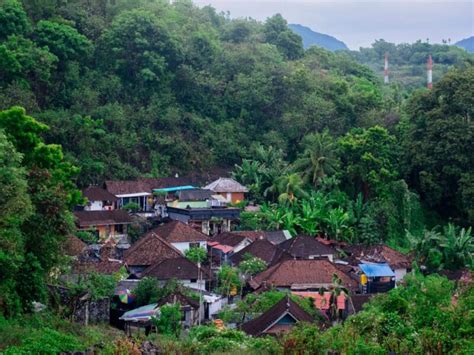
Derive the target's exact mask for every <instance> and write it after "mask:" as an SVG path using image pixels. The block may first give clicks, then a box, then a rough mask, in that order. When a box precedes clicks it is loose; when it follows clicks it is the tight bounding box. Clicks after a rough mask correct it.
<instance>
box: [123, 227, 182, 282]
mask: <svg viewBox="0 0 474 355" xmlns="http://www.w3.org/2000/svg"><path fill="white" fill-rule="evenodd" d="M182 256H183V254H182V253H181V252H180V251H179V250H178V249H176V248H175V247H173V246H172V245H171V244H169V243H168V242H167V241H166V240H164V239H163V238H161V237H160V236H158V235H157V234H156V233H155V232H153V231H150V232H148V233H147V234H145V235H144V236H143V237H141V238H140V239H139V240H138V241H137V242H136V243H135V244H133V245H132V246H131V247H130V248H129V249H128V250H126V251H125V253H124V255H123V261H124V263H126V264H127V266H128V269H129V271H130V273H132V274H135V275H137V276H140V274H141V273H142V272H143V271H144V270H145V269H146V268H148V267H149V266H151V265H155V264H157V263H160V262H161V261H163V260H166V259H174V258H180V257H182Z"/></svg>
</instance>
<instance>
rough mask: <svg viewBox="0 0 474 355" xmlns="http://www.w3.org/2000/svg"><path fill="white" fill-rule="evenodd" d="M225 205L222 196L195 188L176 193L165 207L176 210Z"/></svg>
mask: <svg viewBox="0 0 474 355" xmlns="http://www.w3.org/2000/svg"><path fill="white" fill-rule="evenodd" d="M155 191H156V190H155ZM226 205H227V202H225V201H224V199H223V198H222V196H220V195H215V194H214V192H212V191H211V190H205V189H196V188H193V189H188V190H180V191H177V192H176V193H175V194H174V195H172V198H170V200H169V201H167V206H169V207H176V208H209V207H223V206H226Z"/></svg>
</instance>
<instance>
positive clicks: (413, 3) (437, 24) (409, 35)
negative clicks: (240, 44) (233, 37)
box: [194, 0, 474, 49]
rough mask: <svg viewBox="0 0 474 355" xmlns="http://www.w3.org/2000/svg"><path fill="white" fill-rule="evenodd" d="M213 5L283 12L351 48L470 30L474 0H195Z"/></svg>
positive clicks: (237, 11)
mask: <svg viewBox="0 0 474 355" xmlns="http://www.w3.org/2000/svg"><path fill="white" fill-rule="evenodd" d="M194 2H195V3H196V4H198V5H212V6H213V7H215V8H216V9H217V10H218V11H219V12H220V11H225V12H227V11H230V14H231V17H252V18H254V19H257V20H265V19H266V18H267V17H269V16H271V15H273V14H275V13H281V14H282V15H283V17H285V18H286V19H287V20H288V22H289V23H299V24H302V25H304V26H308V27H310V28H311V29H313V30H315V31H317V32H322V33H326V34H329V35H332V36H334V37H336V38H338V39H340V40H342V41H343V42H345V43H346V44H347V45H348V46H349V47H350V48H351V49H358V48H359V47H360V46H364V47H366V46H369V45H370V44H371V43H372V42H373V41H374V40H375V39H379V38H383V39H385V40H387V41H389V42H395V43H401V42H410V43H411V42H414V41H416V40H418V39H421V40H423V41H425V40H426V39H427V38H429V39H430V42H431V43H439V42H441V40H442V39H448V38H451V40H452V41H453V42H456V41H459V40H461V39H463V38H466V37H469V36H472V35H474V5H473V4H474V0H437V1H432V0H332V1H331V0H194Z"/></svg>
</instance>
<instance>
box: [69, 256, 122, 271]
mask: <svg viewBox="0 0 474 355" xmlns="http://www.w3.org/2000/svg"><path fill="white" fill-rule="evenodd" d="M122 266H124V264H123V262H122V261H120V260H115V259H104V260H100V261H98V262H93V261H85V262H84V261H83V262H76V263H74V264H73V272H75V273H78V274H88V273H91V272H98V273H100V274H107V275H111V274H114V273H116V272H118V271H119V270H120V268H121V267H122Z"/></svg>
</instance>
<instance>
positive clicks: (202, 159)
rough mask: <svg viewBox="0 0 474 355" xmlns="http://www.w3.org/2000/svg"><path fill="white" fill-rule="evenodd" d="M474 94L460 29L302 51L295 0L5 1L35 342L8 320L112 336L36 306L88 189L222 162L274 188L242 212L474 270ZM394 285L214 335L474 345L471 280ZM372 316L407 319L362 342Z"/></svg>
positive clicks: (11, 277)
mask: <svg viewBox="0 0 474 355" xmlns="http://www.w3.org/2000/svg"><path fill="white" fill-rule="evenodd" d="M385 52H389V55H390V60H391V73H392V75H393V76H392V78H393V79H392V83H391V84H390V85H387V86H384V85H383V82H382V77H381V75H380V70H381V68H382V65H383V56H384V53H385ZM429 54H431V55H432V56H433V60H434V62H435V67H434V80H435V84H434V87H433V89H432V90H428V89H426V88H425V62H426V59H427V56H428V55H429ZM473 93H474V65H473V56H472V55H471V54H468V53H467V52H465V51H463V50H462V49H459V48H456V47H452V46H447V45H430V44H428V43H422V42H417V43H414V44H411V45H410V44H403V45H394V44H390V43H387V42H385V41H383V40H380V41H377V42H376V43H374V45H373V47H372V48H370V49H362V50H361V51H358V52H351V51H342V52H336V53H331V52H329V51H326V50H324V49H321V48H317V47H311V48H309V49H308V50H304V48H303V45H302V40H301V38H300V37H299V36H298V35H296V34H295V33H293V32H292V31H291V30H290V29H289V28H288V26H287V22H286V20H285V19H283V18H282V17H281V16H280V15H275V16H272V17H270V18H268V19H267V20H266V21H265V22H258V21H254V20H251V19H231V18H230V17H229V16H227V15H224V14H218V13H216V11H215V10H214V9H213V8H212V7H207V6H206V7H202V8H199V7H197V6H194V5H193V4H192V2H191V1H186V0H179V1H174V2H173V3H169V2H168V1H164V0H163V1H161V0H134V1H132V0H113V1H109V0H97V1H89V0H71V1H60V0H44V1H26V0H25V1H23V2H21V1H19V0H0V162H1V164H0V197H2V206H1V207H0V268H1V269H2V270H4V271H5V270H7V272H2V273H1V274H0V313H1V314H3V316H4V317H6V318H3V316H1V317H0V336H2V337H5V338H0V339H1V340H2V343H4V344H8V345H17V344H19V343H21V340H20V338H17V337H15V336H13V335H12V336H7V335H5V334H7V333H8V331H6V330H7V329H16V330H17V333H16V334H20V335H22V334H29V336H30V337H31V341H30V345H31V344H33V345H31V346H32V348H26V350H25V349H24V351H25V352H26V353H28V351H30V352H35V351H36V350H37V349H38V348H34V346H38V347H41V346H42V345H44V344H50V346H51V349H55V350H53V352H54V351H60V350H75V349H77V348H78V346H79V347H80V346H83V345H84V344H85V345H89V344H95V343H97V342H98V341H102V338H101V337H100V333H101V332H103V331H102V330H100V329H99V330H93V329H90V330H87V329H85V330H84V329H78V328H77V327H74V326H72V325H70V324H69V323H67V322H65V321H64V320H61V319H58V318H57V315H51V318H50V319H42V316H30V315H28V313H29V312H30V311H31V307H32V301H43V300H45V296H46V286H45V285H46V282H49V281H51V280H54V279H55V278H56V277H57V276H58V275H59V274H61V273H62V272H65V270H67V267H68V260H66V259H65V258H64V257H63V255H62V252H61V247H62V243H63V241H64V238H65V236H67V235H69V234H71V233H73V232H74V223H73V217H72V214H71V210H72V208H73V206H75V205H76V204H78V203H80V202H81V196H80V193H79V190H78V187H84V186H87V185H88V184H91V183H102V182H103V181H104V180H105V179H109V178H114V179H128V178H134V177H138V176H167V175H169V174H173V175H174V174H175V173H176V172H177V173H179V174H181V175H187V174H193V175H199V174H204V173H206V172H208V171H212V170H214V169H225V170H226V171H229V172H231V173H232V175H233V176H234V177H235V178H236V179H237V180H239V181H240V182H242V183H244V184H245V185H247V186H248V187H249V189H250V193H249V200H250V202H254V203H258V204H261V205H262V207H261V210H260V212H258V213H242V223H241V226H240V227H241V228H242V229H244V228H250V229H280V228H285V229H289V230H290V231H292V232H294V233H305V234H308V235H316V234H324V235H327V236H328V237H330V238H334V239H338V240H343V241H347V242H350V243H365V244H373V243H379V242H385V243H387V244H389V245H391V246H393V247H395V248H397V249H399V250H402V251H407V252H408V251H411V252H413V253H414V256H415V258H416V262H417V263H418V264H419V265H423V266H426V270H427V271H428V272H436V271H439V270H441V269H451V270H456V269H459V268H464V267H471V268H472V267H473V252H474V242H473V238H472V230H471V228H470V226H472V225H473V223H474V154H473V152H474V123H473V121H472V120H473V117H474V95H473ZM220 171H221V170H220ZM25 275H27V277H25ZM420 285H421V286H420ZM423 287H425V289H423ZM420 288H421V289H422V290H421V291H419V289H420ZM398 290H400V291H397V290H395V291H394V292H393V293H392V294H391V295H389V296H383V297H381V298H380V299H379V300H377V301H376V302H375V303H373V304H371V305H370V306H369V307H368V308H367V309H366V311H365V312H363V313H361V314H359V315H357V316H356V317H355V318H354V319H353V321H352V322H348V323H345V324H344V325H342V326H340V327H337V328H333V330H331V332H330V333H325V334H326V335H321V336H318V337H313V335H314V332H315V329H314V328H302V329H299V330H297V331H295V333H294V334H290V335H289V337H288V339H287V342H286V343H283V344H275V342H273V341H272V340H269V339H265V340H262V341H261V342H260V341H259V340H255V341H254V340H249V339H247V340H245V341H244V340H243V335H242V334H240V333H239V332H229V335H228V337H227V338H226V336H223V338H225V339H221V338H217V340H216V342H217V341H220V342H221V343H222V344H223V345H222V349H223V351H225V350H226V349H227V348H225V346H231V345H232V344H233V345H235V343H236V342H237V343H241V344H244V345H245V346H247V347H248V349H253V350H255V351H256V352H258V351H259V350H258V349H262V348H266V349H276V350H275V352H274V353H279V351H282V349H286V348H288V351H289V352H291V351H293V352H300V353H301V349H304V348H305V347H306V346H308V349H316V348H317V347H321V348H322V349H337V350H338V351H342V352H346V353H347V352H349V353H350V351H349V350H348V349H359V350H360V352H359V351H356V350H354V352H355V353H361V352H362V353H363V352H364V351H365V352H369V351H371V352H377V351H378V352H379V353H383V349H385V350H389V351H397V352H405V351H407V350H406V349H411V348H412V347H413V348H414V349H416V351H414V352H417V353H424V352H426V351H429V352H431V353H436V351H434V350H433V349H432V348H431V347H432V346H434V345H433V343H432V342H430V341H429V340H428V339H431V338H433V337H438V336H439V337H442V338H443V339H442V340H440V341H441V343H439V344H441V345H439V346H441V348H440V349H437V350H439V353H444V350H446V351H454V350H459V351H460V350H464V349H467V347H468V346H469V344H467V345H466V343H465V342H464V340H465V338H466V337H467V334H469V333H471V334H472V332H470V331H471V330H472V324H471V325H469V324H467V323H466V322H467V320H466V322H464V320H465V319H463V318H462V316H459V315H460V314H463V313H462V312H465V311H466V309H467V310H470V311H471V313H472V289H467V290H465V289H463V290H458V289H455V288H454V285H453V284H452V283H449V282H447V281H446V280H445V279H442V278H440V277H438V276H430V277H428V278H424V276H417V277H416V278H414V279H412V280H411V281H409V283H408V285H407V286H406V288H403V289H398ZM417 290H418V291H417ZM417 292H418V293H417ZM454 296H456V297H458V296H459V297H460V299H461V301H460V302H459V305H450V303H449V302H450V300H451V298H452V297H454ZM414 297H415V298H417V299H421V300H422V302H421V303H420V304H415V305H413V304H412V303H411V302H410V300H411V299H413V298H414ZM430 307H431V308H430ZM428 308H430V311H431V310H432V311H433V312H429V313H427V314H425V313H424V312H425V311H426V310H427V309H428ZM22 314H23V315H22ZM20 315H22V316H20ZM30 317H31V318H30ZM386 319H388V320H389V322H388V323H387V324H388V325H385V323H384V325H383V326H382V325H381V324H382V320H386ZM362 320H365V321H366V322H368V323H369V324H371V325H372V327H369V328H364V325H362ZM448 320H450V322H448ZM44 324H47V326H46V327H44ZM440 324H443V325H440ZM420 325H423V329H422V332H421V333H417V332H416V330H418V329H419V328H420ZM387 327H388V328H387ZM469 327H471V328H469ZM42 328H46V331H44V332H43V331H42ZM200 332H201V333H200ZM367 334H370V338H371V339H379V340H380V339H385V338H386V337H387V335H393V334H396V335H397V337H396V339H395V340H394V342H393V343H384V342H383V341H385V340H383V341H382V340H381V341H377V340H373V341H371V342H370V343H369V344H368V345H367V344H366V343H364V342H363V341H362V340H361V339H362V338H364V337H366V338H367V337H369V335H367ZM407 334H409V335H410V337H408V338H407V339H405V338H406V337H405V335H407ZM214 335H215V332H214V331H213V330H209V329H207V330H206V329H204V330H197V331H195V332H194V333H193V334H190V340H189V343H190V344H191V343H192V342H193V339H197V340H199V341H202V343H201V344H199V345H196V343H194V345H193V346H196V347H199V346H202V347H205V346H206V341H207V339H208V338H209V337H212V336H214ZM35 337H36V338H35ZM45 337H46V338H47V339H45ZM292 337H293V338H292ZM331 339H332V340H331ZM350 339H353V342H351V340H350ZM336 340H337V341H336ZM48 341H50V343H48ZM232 341H233V343H232ZM331 341H332V343H331ZM229 342H230V343H229ZM247 342H248V343H247ZM58 344H59V345H61V346H59V347H57V346H58ZM65 344H66V345H67V346H65ZM190 344H187V345H186V344H185V345H183V344H174V343H170V345H169V346H188V345H189V346H191V345H190ZM226 344H227V345H226ZM229 344H231V345H229ZM364 344H365V345H367V348H364V346H365V345H364ZM85 345H84V346H85ZM55 346H56V347H55ZM122 346H125V347H126V346H128V345H127V344H122ZM130 346H132V345H130ZM311 347H313V348H311ZM359 347H360V348H359ZM58 349H59V350H58ZM0 350H2V347H0ZM172 350H173V349H172ZM172 350H170V351H172ZM11 351H12V353H17V352H15V349H13V350H11ZM196 351H197V352H201V351H202V352H210V350H209V349H207V348H206V349H205V348H203V349H200V348H199V349H196ZM18 352H19V353H21V351H20V350H19V351H18ZM113 352H114V350H111V353H113ZM303 352H304V351H303ZM189 353H192V352H189Z"/></svg>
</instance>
